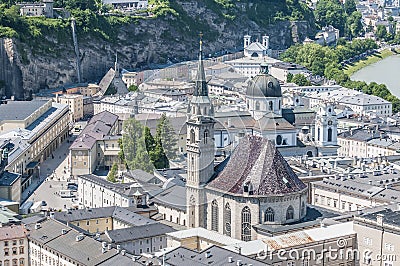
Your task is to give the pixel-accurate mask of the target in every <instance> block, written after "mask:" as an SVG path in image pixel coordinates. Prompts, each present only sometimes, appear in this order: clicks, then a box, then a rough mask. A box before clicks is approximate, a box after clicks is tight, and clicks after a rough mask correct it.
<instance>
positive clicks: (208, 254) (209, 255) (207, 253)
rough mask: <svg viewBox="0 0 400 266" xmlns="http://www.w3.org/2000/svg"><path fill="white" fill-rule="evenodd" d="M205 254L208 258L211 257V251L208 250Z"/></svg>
mask: <svg viewBox="0 0 400 266" xmlns="http://www.w3.org/2000/svg"><path fill="white" fill-rule="evenodd" d="M204 255H205V256H206V259H208V258H209V257H211V251H206V253H205V254H204Z"/></svg>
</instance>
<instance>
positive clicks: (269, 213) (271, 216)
mask: <svg viewBox="0 0 400 266" xmlns="http://www.w3.org/2000/svg"><path fill="white" fill-rule="evenodd" d="M265 221H266V222H273V221H275V212H274V210H273V209H272V208H271V207H268V209H267V210H266V211H265Z"/></svg>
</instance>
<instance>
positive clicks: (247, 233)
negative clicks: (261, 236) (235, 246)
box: [242, 206, 251, 241]
mask: <svg viewBox="0 0 400 266" xmlns="http://www.w3.org/2000/svg"><path fill="white" fill-rule="evenodd" d="M242 240H243V241H250V240H251V213H250V208H249V207H247V206H246V207H244V208H243V210H242Z"/></svg>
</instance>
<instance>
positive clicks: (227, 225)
mask: <svg viewBox="0 0 400 266" xmlns="http://www.w3.org/2000/svg"><path fill="white" fill-rule="evenodd" d="M224 223H225V228H224V231H225V235H227V236H231V206H230V205H229V203H227V204H226V205H225V213H224Z"/></svg>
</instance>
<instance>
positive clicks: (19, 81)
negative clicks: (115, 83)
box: [0, 0, 314, 98]
mask: <svg viewBox="0 0 400 266" xmlns="http://www.w3.org/2000/svg"><path fill="white" fill-rule="evenodd" d="M174 3H175V4H177V5H179V7H178V8H179V11H180V12H181V15H180V16H178V17H175V16H172V15H167V16H165V17H159V18H156V19H143V20H138V21H137V22H136V23H132V24H126V25H124V26H121V28H120V30H119V33H118V37H117V39H116V40H105V39H101V38H98V37H97V38H96V37H93V36H87V35H84V34H82V30H81V29H79V27H78V28H77V31H78V33H79V32H80V31H81V33H80V34H79V35H78V42H79V52H80V55H81V58H80V60H81V74H82V78H83V81H86V82H94V81H98V80H99V79H100V78H101V77H102V76H103V75H104V74H105V73H106V72H107V70H108V69H109V68H110V67H112V66H113V65H114V60H115V53H116V52H118V61H119V63H120V65H121V67H122V68H125V69H136V68H146V67H149V66H150V65H152V64H163V63H166V62H167V60H171V61H182V60H190V59H194V58H195V57H196V53H197V46H198V33H199V32H200V31H203V32H204V34H205V36H204V49H205V50H206V53H214V52H216V51H221V50H227V49H232V48H236V49H238V48H240V47H242V45H243V41H242V38H243V35H245V34H250V35H253V36H254V37H261V35H263V34H268V35H269V36H270V46H271V48H272V49H283V48H286V47H288V46H290V45H291V44H293V43H294V42H298V41H302V40H304V38H305V37H306V36H311V35H313V33H314V29H313V26H312V25H310V24H311V23H310V22H305V21H302V22H289V21H283V22H278V23H276V24H274V25H270V26H267V27H262V26H260V25H258V24H257V23H255V22H254V21H252V20H251V19H249V18H248V17H246V16H245V13H243V15H239V16H238V17H236V19H234V20H229V19H224V18H221V15H220V14H216V13H214V12H212V11H211V10H209V9H207V7H206V6H205V5H204V4H203V1H196V0H191V1H184V0H177V1H175V2H174ZM182 14H183V15H182ZM44 38H46V41H47V43H49V42H50V43H51V46H52V47H51V52H45V53H44V52H38V51H35V50H34V49H33V48H31V47H30V46H29V44H27V43H20V42H19V41H18V40H14V41H11V40H9V39H3V40H2V45H1V47H0V80H4V81H5V83H6V90H5V92H3V94H4V93H5V94H6V95H7V96H10V95H15V97H16V98H24V97H27V96H29V94H30V92H29V91H32V92H37V91H38V90H40V89H43V88H48V87H50V88H53V87H59V86H62V85H64V84H70V83H75V82H77V74H76V69H75V54H74V47H73V42H72V36H71V37H70V40H69V41H64V42H63V43H60V42H57V39H56V38H55V37H54V36H45V37H44ZM10 42H11V44H10ZM6 43H7V44H6ZM10 47H11V48H10ZM17 47H18V49H16V48H17ZM10 51H12V52H10ZM153 66H154V65H153Z"/></svg>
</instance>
